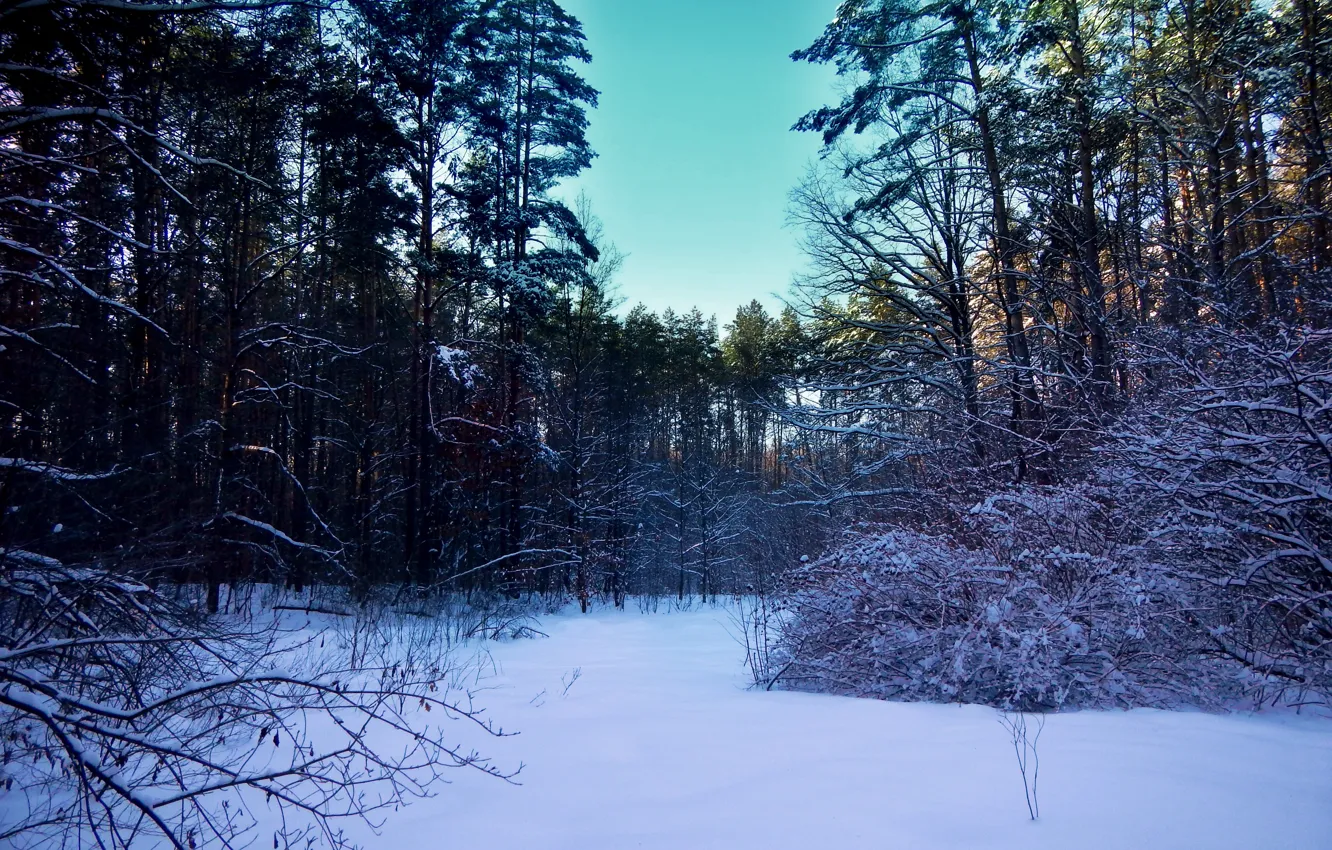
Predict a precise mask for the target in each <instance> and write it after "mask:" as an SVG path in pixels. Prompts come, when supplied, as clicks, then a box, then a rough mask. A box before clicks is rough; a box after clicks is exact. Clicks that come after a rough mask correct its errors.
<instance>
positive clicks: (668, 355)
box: [0, 0, 799, 610]
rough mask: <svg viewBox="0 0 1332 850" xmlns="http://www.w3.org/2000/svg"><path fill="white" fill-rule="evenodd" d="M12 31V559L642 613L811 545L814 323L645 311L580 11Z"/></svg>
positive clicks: (391, 12) (8, 232)
mask: <svg viewBox="0 0 1332 850" xmlns="http://www.w3.org/2000/svg"><path fill="white" fill-rule="evenodd" d="M0 52H2V53H3V65H0V79H2V80H3V82H2V83H0V89H2V90H3V92H4V99H3V103H0V138H2V139H3V142H2V143H0V183H2V184H3V189H0V195H2V196H3V197H2V198H0V210H2V212H0V335H3V339H2V340H0V344H2V345H3V348H2V349H0V463H3V468H0V551H3V552H5V553H6V558H7V560H8V561H10V562H13V563H17V561H16V560H15V559H16V558H20V557H22V558H28V559H29V560H31V559H32V558H42V557H54V558H57V559H59V560H60V561H63V562H66V563H76V564H95V565H98V566H100V567H109V568H113V569H115V570H118V571H126V572H128V573H131V574H137V575H142V576H147V577H150V578H152V579H153V580H154V581H166V582H173V583H188V584H202V585H205V586H206V587H207V588H208V591H207V607H208V608H210V609H212V610H216V609H217V608H218V606H219V605H220V604H221V602H222V600H223V599H224V594H223V593H222V588H223V587H224V586H225V585H228V584H233V583H237V582H272V583H285V584H287V585H289V586H291V587H292V588H294V589H296V590H301V589H302V588H304V587H305V586H307V585H309V584H310V583H331V584H338V585H343V586H345V587H348V588H350V589H352V590H353V591H354V592H355V593H357V594H361V595H364V594H365V593H367V592H369V590H370V589H372V588H373V587H376V586H379V585H392V586H396V587H409V586H414V587H417V588H436V587H444V588H447V589H453V590H463V591H471V590H482V591H494V592H503V593H506V594H509V595H511V596H512V595H516V594H518V593H522V592H526V591H534V592H541V593H571V594H574V595H576V596H578V597H579V598H580V599H582V600H583V601H584V602H586V601H587V600H588V599H589V598H590V596H592V595H594V594H604V595H605V596H607V597H610V598H614V599H615V600H617V601H622V600H623V596H624V594H625V593H627V592H630V591H635V592H653V593H658V592H660V593H666V592H670V593H674V594H676V595H680V596H683V595H685V594H693V593H701V594H703V595H704V596H708V595H710V594H714V593H717V592H721V591H734V590H736V589H737V588H739V587H742V586H744V585H748V584H752V583H753V581H754V578H753V576H752V575H750V572H751V571H752V570H753V569H754V567H755V561H754V559H753V558H751V557H749V555H751V554H752V553H753V552H755V551H758V550H760V549H763V548H764V547H767V548H769V549H771V547H773V546H778V545H780V544H779V539H785V537H789V536H790V535H789V534H788V535H785V537H783V536H782V535H777V536H776V537H774V536H773V535H768V534H766V530H765V529H764V528H763V525H762V523H760V522H758V521H757V520H756V519H755V505H756V504H757V503H756V501H755V499H756V498H757V497H758V496H760V495H761V494H762V493H763V492H764V490H765V489H769V488H771V487H773V486H777V485H779V484H780V482H781V479H782V476H783V472H782V461H781V459H780V457H779V456H778V455H777V454H776V453H775V452H774V451H773V450H772V446H773V441H772V437H773V435H774V434H775V433H776V429H777V428H778V427H779V426H778V425H777V423H776V420H775V419H774V417H773V415H772V414H771V413H770V412H769V411H768V409H767V408H766V407H764V406H763V405H764V404H770V403H772V402H774V401H775V400H776V397H777V395H778V392H779V390H778V386H779V383H778V376H780V375H784V374H787V373H789V372H790V371H791V366H790V358H789V355H788V354H787V353H786V352H788V351H789V350H790V346H789V345H788V343H789V341H790V339H791V338H793V335H798V334H799V330H798V328H797V327H796V323H795V321H794V319H793V318H792V317H791V316H787V317H786V318H785V319H782V320H778V319H774V318H772V317H770V316H768V315H767V314H766V313H765V312H764V311H763V309H762V308H761V307H759V306H758V305H757V304H755V305H751V306H749V307H746V308H744V309H742V310H741V311H740V312H739V313H738V314H737V316H736V318H735V321H734V326H733V327H734V329H733V331H732V332H731V333H730V334H729V336H728V338H727V341H726V342H725V343H723V342H722V341H721V340H720V339H719V333H718V329H717V327H716V326H715V323H714V322H712V321H709V320H706V319H705V318H704V317H703V316H701V315H700V314H699V313H698V312H697V311H694V312H692V313H687V314H684V315H675V314H671V313H669V312H668V313H667V314H666V315H664V316H660V317H659V316H655V315H653V314H651V313H648V312H646V311H644V310H642V309H638V310H635V311H633V312H631V313H629V314H628V315H627V316H625V317H624V318H619V317H617V314H616V312H615V307H616V304H615V303H614V300H613V298H612V296H611V295H610V294H609V292H610V279H611V276H612V275H613V273H614V270H615V268H616V267H617V265H618V262H619V259H618V255H617V254H616V252H615V251H614V249H613V247H612V246H608V245H603V244H600V243H601V241H602V240H601V236H600V228H599V225H598V224H597V223H596V222H595V219H594V218H593V217H592V216H591V213H590V211H589V210H588V209H587V207H586V204H582V205H575V206H579V207H580V208H577V209H575V208H571V207H570V206H569V205H567V204H565V203H564V202H562V201H561V200H560V199H559V198H558V197H557V196H556V195H555V194H553V190H554V189H555V187H556V186H557V185H558V184H559V182H560V181H561V180H564V179H566V178H570V177H573V176H574V175H576V174H578V173H579V172H580V171H581V170H582V169H584V168H585V167H587V165H588V164H589V163H590V162H591V160H592V157H593V155H594V154H593V152H592V150H591V149H590V148H589V146H588V144H587V140H586V137H585V129H586V126H587V110H588V109H590V108H591V107H593V106H594V105H595V104H596V99H597V93H596V92H595V91H594V90H593V89H592V88H591V87H590V86H588V85H587V83H586V82H585V81H584V80H583V79H582V77H581V76H580V75H579V67H580V65H581V64H582V63H585V62H587V61H589V59H590V55H589V53H588V50H587V47H586V46H585V43H584V37H583V33H582V30H581V28H580V25H579V23H578V22H577V21H576V20H575V19H574V18H572V17H571V16H570V15H569V14H568V13H567V12H565V11H564V10H563V9H561V8H560V6H559V5H558V4H557V3H555V2H552V0H477V1H476V2H472V0H448V1H447V2H444V1H443V0H349V2H345V3H334V4H284V3H270V2H253V3H252V2H204V3H187V4H168V5H166V6H163V5H160V4H139V3H134V2H118V0H114V1H113V0H105V2H102V0H97V1H96V2H79V3H66V2H45V0H41V1H40V2H25V3H20V4H10V5H7V6H4V7H0ZM742 550H743V552H742ZM22 553H27V554H22ZM742 554H743V555H745V557H743V558H742Z"/></svg>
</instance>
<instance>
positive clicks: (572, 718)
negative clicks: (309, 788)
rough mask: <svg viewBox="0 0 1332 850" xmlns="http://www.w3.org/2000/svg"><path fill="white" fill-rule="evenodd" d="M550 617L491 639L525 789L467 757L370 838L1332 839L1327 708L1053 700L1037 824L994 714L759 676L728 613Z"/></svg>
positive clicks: (762, 841) (830, 842) (509, 756)
mask: <svg viewBox="0 0 1332 850" xmlns="http://www.w3.org/2000/svg"><path fill="white" fill-rule="evenodd" d="M541 628H542V629H543V630H544V631H546V632H547V633H548V634H549V638H547V639H537V640H525V641H515V642H509V643H503V644H493V645H492V647H491V652H492V654H493V658H494V661H495V666H496V672H495V674H494V675H493V676H492V677H491V678H489V679H488V680H485V681H483V687H484V688H485V689H484V690H483V691H481V692H480V693H479V694H478V700H479V702H481V703H483V704H484V705H485V706H486V708H487V713H488V714H489V715H490V716H491V717H492V718H493V719H494V720H496V721H497V722H499V723H500V724H501V725H503V726H504V727H505V729H506V731H517V732H519V733H520V734H518V735H515V736H513V737H510V738H505V739H502V740H492V741H485V742H479V745H481V746H484V748H485V750H486V752H487V753H488V754H489V755H492V756H493V757H494V758H495V759H496V760H497V761H498V762H499V764H500V765H501V766H513V765H515V764H517V763H518V762H519V761H521V762H523V763H524V764H525V767H524V768H523V770H522V773H521V774H520V776H519V777H518V781H519V782H520V783H521V784H520V785H517V786H511V785H506V784H504V783H502V782H499V781H497V780H494V779H490V778H487V777H485V776H481V775H470V774H469V772H466V771H464V772H461V773H458V774H454V776H453V778H454V782H453V784H451V785H449V786H445V787H442V788H440V791H439V794H438V796H436V797H434V798H432V799H428V800H424V801H421V802H417V803H415V804H414V805H412V806H410V807H408V808H405V809H403V810H402V811H400V812H398V813H396V814H393V815H391V816H390V817H389V819H388V822H387V824H386V825H385V826H384V828H383V829H382V830H381V834H380V835H379V836H378V837H375V836H365V838H364V839H363V843H364V844H365V845H366V846H369V847H383V848H393V850H417V849H418V848H420V850H433V848H438V847H466V848H542V850H557V849H558V848H571V850H572V848H577V850H601V848H634V847H648V848H663V850H664V848H671V850H682V849H683V848H713V847H715V848H728V850H734V848H748V847H754V848H763V850H785V848H800V850H811V848H836V849H837V850H840V848H857V847H873V848H878V849H879V850H883V849H884V848H906V850H917V848H919V850H935V848H939V849H940V850H943V848H968V850H970V849H971V848H987V847H993V848H1009V847H1013V848H1016V847H1021V848H1045V847H1048V848H1072V847H1077V848H1208V850H1222V848H1232V847H1233V848H1243V849H1244V850H1257V849H1259V848H1261V850H1304V848H1307V849H1308V850H1328V848H1332V721H1329V720H1326V719H1317V718H1304V717H1292V716H1284V717H1262V716H1260V717H1252V716H1239V715H1232V716H1215V715H1207V714H1200V713H1169V712H1160V711H1131V712H1081V713H1073V714H1060V715H1055V716H1053V717H1051V718H1049V720H1048V722H1047V724H1046V727H1045V730H1044V733H1043V735H1042V736H1041V739H1040V744H1039V754H1040V785H1039V798H1040V807H1041V815H1042V817H1041V819H1040V820H1039V821H1036V822H1031V821H1030V820H1028V818H1027V810H1026V804H1025V803H1024V801H1023V790H1022V783H1021V779H1020V777H1019V774H1018V771H1017V766H1016V760H1015V757H1014V752H1013V747H1012V742H1011V740H1010V738H1009V736H1008V733H1007V732H1006V731H1005V729H1004V728H1003V727H1001V726H1000V724H999V722H998V719H997V718H998V715H997V714H996V712H994V711H993V710H991V709H987V708H981V707H977V706H953V705H923V704H902V703H886V702H878V701H873V700H856V699H847V698H841V697H832V696H820V695H813V694H800V693H763V692H755V691H751V690H746V689H745V677H744V670H743V668H742V666H741V661H742V659H743V654H744V653H743V650H742V649H741V648H740V647H739V646H738V645H737V643H736V642H735V641H734V640H733V639H732V637H731V636H730V632H733V631H734V626H733V625H732V623H731V622H730V618H729V616H728V613H727V612H726V610H725V609H720V608H717V609H712V608H708V609H703V610H698V611H690V612H684V613H680V612H675V613H669V614H649V615H642V614H636V613H623V612H615V611H605V612H600V613H595V614H592V615H588V616H583V615H578V614H572V615H565V616H556V617H547V618H545V619H544V620H543V621H542V624H541ZM574 670H578V671H580V673H579V675H578V677H577V679H576V681H574V682H573V684H572V686H570V687H569V688H568V689H567V692H566V691H565V684H564V683H567V682H569V681H570V680H571V679H572V676H573V671H574ZM464 774H467V775H464Z"/></svg>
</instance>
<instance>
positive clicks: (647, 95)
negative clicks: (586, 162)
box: [561, 0, 837, 325]
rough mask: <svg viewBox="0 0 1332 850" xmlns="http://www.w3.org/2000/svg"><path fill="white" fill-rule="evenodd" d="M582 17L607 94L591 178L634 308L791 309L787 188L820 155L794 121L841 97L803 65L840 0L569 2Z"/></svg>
mask: <svg viewBox="0 0 1332 850" xmlns="http://www.w3.org/2000/svg"><path fill="white" fill-rule="evenodd" d="M562 5H563V6H564V7H565V8H566V9H567V10H569V12H571V13H572V14H573V15H575V16H576V17H577V18H578V19H579V20H580V21H582V22H583V27H584V32H585V33H586V34H587V43H588V47H589V48H590V50H591V51H592V64H591V65H588V66H585V67H584V68H583V71H584V73H585V76H586V78H587V80H588V82H590V83H591V84H592V85H593V86H595V87H596V88H597V89H599V90H600V92H601V98H600V106H599V108H598V109H596V110H593V112H592V113H591V127H590V128H589V130H588V138H589V140H590V141H591V143H592V147H593V148H594V149H595V150H596V151H597V154H598V156H597V158H596V159H594V160H593V161H592V167H591V169H589V170H588V171H587V172H585V173H584V174H583V175H581V176H580V177H579V178H578V179H577V180H576V181H574V182H573V183H572V184H571V185H570V186H568V187H565V189H564V191H562V192H561V194H563V195H565V196H566V197H572V196H573V195H576V194H577V192H578V191H579V190H580V189H581V190H583V191H585V192H586V193H587V195H588V197H589V199H590V200H591V202H592V209H593V211H594V212H595V213H596V215H597V216H598V217H600V218H601V219H602V220H603V222H604V223H605V229H606V233H605V235H606V238H607V239H608V240H609V241H611V242H614V243H615V244H616V245H617V246H618V247H619V248H620V250H621V251H623V252H625V253H626V254H628V258H627V259H626V261H625V264H624V268H623V270H622V271H621V272H620V274H619V278H618V283H619V292H620V295H621V296H622V297H623V298H624V299H625V301H626V304H625V307H626V309H627V308H628V307H632V306H633V305H634V304H636V303H639V302H642V303H644V304H646V305H647V306H648V307H649V308H651V309H653V310H657V311H660V310H662V309H664V308H666V307H673V308H675V309H676V310H677V311H681V310H687V309H689V308H690V307H693V306H697V307H699V308H700V309H702V310H703V312H704V313H705V314H716V316H717V319H718V322H719V323H720V324H723V325H724V324H726V323H727V322H728V321H730V320H731V319H732V318H734V316H735V308H736V307H737V306H739V305H740V304H742V303H747V302H748V301H749V300H750V299H752V298H758V299H760V300H761V301H764V302H765V303H766V304H768V305H769V306H770V307H776V306H778V305H779V303H780V302H779V301H778V300H777V299H776V298H775V297H773V293H778V294H781V293H785V292H786V290H787V289H788V286H789V284H790V280H791V277H792V274H793V273H794V272H796V271H797V270H798V269H799V268H800V267H801V266H802V265H803V258H802V257H801V254H800V251H799V249H798V247H797V245H796V240H797V234H796V233H795V232H794V231H792V230H791V229H789V228H787V227H785V223H786V209H787V198H788V195H789V193H790V191H791V189H792V188H793V187H794V186H795V184H796V183H797V182H798V181H799V180H800V178H801V176H802V175H803V174H804V172H805V168H806V164H807V163H808V162H809V161H811V160H812V159H813V158H814V157H815V156H816V155H817V153H818V149H819V140H818V136H817V134H812V133H793V132H790V129H789V128H790V127H791V125H792V124H793V123H795V121H796V119H798V118H799V117H800V116H801V115H802V114H804V113H805V112H807V111H809V110H810V109H813V108H815V107H817V106H820V105H822V104H823V103H825V102H826V101H828V100H829V99H830V98H832V97H833V88H832V85H833V79H834V76H833V72H832V70H831V69H830V68H827V67H823V66H817V67H816V66H811V65H809V64H805V63H802V64H799V65H797V64H796V63H795V62H792V61H791V60H790V58H789V56H790V53H791V51H792V50H795V49H797V48H801V47H805V46H806V45H808V44H809V43H810V42H812V41H813V40H814V39H815V38H816V37H817V36H818V34H819V33H820V32H821V31H822V29H823V26H824V25H825V24H826V23H827V22H828V21H829V20H831V19H832V15H833V12H834V10H835V8H836V6H837V0H563V2H562Z"/></svg>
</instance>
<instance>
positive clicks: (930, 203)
mask: <svg viewBox="0 0 1332 850" xmlns="http://www.w3.org/2000/svg"><path fill="white" fill-rule="evenodd" d="M1323 11H1324V10H1323V9H1322V8H1321V5H1320V3H1319V0H1289V2H1286V0H1281V2H1275V3H1270V4H1252V3H1246V2H1231V1H1230V0H1097V2H1087V0H1036V2H1032V3H1029V4H1017V5H1014V4H1008V3H1002V2H988V0H966V2H947V3H932V2H917V1H916V0H847V2H844V3H842V4H841V6H840V7H839V10H838V13H837V15H836V17H835V18H834V20H833V22H832V23H831V24H829V25H828V27H827V28H826V30H825V31H824V33H823V34H822V35H821V36H820V37H819V38H818V39H817V40H815V41H814V43H813V44H812V46H810V47H809V48H807V49H805V50H801V51H798V52H797V53H796V54H795V56H794V58H795V59H797V60H807V61H811V62H827V63H835V64H836V66H837V68H838V70H839V72H840V73H841V74H842V75H843V76H844V77H845V78H846V79H847V89H846V91H847V93H846V95H845V97H844V98H843V99H842V100H841V101H840V102H838V103H835V104H833V105H830V106H827V107H824V108H821V109H818V110H815V111H813V112H811V113H809V114H808V115H806V116H805V117H804V118H803V119H801V120H800V122H799V123H798V125H797V127H798V128H799V129H804V130H812V131H818V132H821V133H822V134H823V138H824V140H825V142H826V143H827V147H826V150H825V157H824V158H823V161H822V164H821V165H820V166H819V167H818V168H816V169H814V171H813V172H812V173H811V175H810V177H809V179H808V180H807V181H806V182H805V183H804V184H803V186H802V187H801V188H800V190H799V191H798V193H797V196H796V215H797V217H798V218H799V219H800V220H801V221H802V222H803V223H804V224H805V225H806V227H807V232H808V244H809V247H810V251H811V254H812V256H813V258H814V261H815V264H816V269H815V272H814V274H813V275H812V276H811V278H810V280H809V281H808V282H807V285H806V287H805V289H804V293H805V297H804V301H805V308H804V309H805V312H806V314H807V316H808V319H809V322H808V323H807V327H808V330H809V332H810V334H811V344H812V348H811V349H810V350H811V352H812V354H811V359H810V362H809V364H808V370H809V371H808V373H807V374H808V375H809V382H808V384H807V385H806V390H807V392H806V395H805V398H804V400H803V403H797V404H796V405H795V407H794V408H793V410H792V411H791V415H792V416H793V417H795V418H796V419H798V420H799V421H800V422H801V423H802V424H803V425H804V426H806V427H808V428H810V429H812V430H813V432H814V434H815V436H812V437H811V441H812V444H813V445H814V447H815V453H814V456H813V458H812V460H811V463H810V466H811V468H813V469H816V470H819V471H820V473H821V475H822V476H823V481H822V483H823V487H822V488H821V492H822V495H821V496H820V498H821V499H822V500H823V501H826V502H828V503H830V504H831V503H836V502H839V501H842V500H845V499H846V498H847V497H850V496H855V495H862V496H863V495H868V496H872V497H873V498H872V500H871V501H870V504H869V505H868V509H867V510H866V512H865V513H866V515H867V517H868V518H869V519H873V520H879V521H884V522H888V523H889V524H890V525H889V527H887V528H883V527H879V528H877V529H875V530H872V531H864V532H853V533H852V534H850V535H849V537H848V540H847V542H846V544H845V546H844V547H843V548H841V549H838V550H837V551H836V552H834V553H833V554H832V555H830V556H829V557H828V558H827V559H826V561H824V562H823V563H821V564H819V565H817V566H816V567H812V568H810V569H807V570H803V571H801V573H800V574H799V575H798V576H797V577H796V579H795V581H796V585H797V587H798V588H799V593H800V594H801V597H800V598H802V599H803V600H804V601H805V603H807V605H808V607H807V613H808V617H807V618H806V619H805V620H804V630H803V632H802V631H801V629H796V630H794V632H793V633H792V634H793V635H794V636H793V637H792V641H793V643H792V647H793V649H792V652H794V653H795V656H796V661H797V663H796V665H795V666H794V667H791V668H789V674H790V675H792V676H794V677H795V678H796V679H802V678H804V679H805V680H806V681H821V682H824V683H825V684H826V685H827V686H829V687H836V688H844V689H847V690H851V691H860V690H863V691H865V692H870V693H877V694H884V695H893V694H896V695H905V696H908V697H915V698H949V695H952V697H953V698H960V699H962V698H964V699H968V700H979V701H990V702H995V703H1001V704H1011V705H1027V706H1038V707H1039V706H1045V707H1049V706H1056V705H1061V704H1064V703H1065V702H1066V701H1068V702H1079V703H1082V704H1088V703H1097V702H1130V703H1132V702H1143V701H1168V700H1181V699H1182V700H1185V701H1191V702H1199V701H1209V700H1221V699H1222V694H1232V695H1233V694H1234V693H1235V692H1236V691H1235V690H1234V689H1233V688H1241V689H1245V690H1247V692H1248V693H1250V694H1253V693H1261V692H1264V691H1263V688H1267V689H1268V690H1267V691H1266V693H1268V694H1269V695H1271V694H1273V693H1277V694H1280V693H1294V692H1301V693H1302V692H1304V691H1305V690H1307V689H1312V690H1314V691H1320V690H1321V691H1322V692H1323V693H1324V694H1326V693H1327V692H1328V690H1329V686H1330V685H1332V619H1329V613H1328V612H1329V606H1328V600H1329V599H1332V568H1330V564H1332V561H1330V560H1329V556H1330V554H1332V538H1329V536H1328V535H1329V530H1330V529H1332V499H1329V496H1330V495H1332V494H1330V493H1329V491H1328V489H1327V487H1326V481H1327V476H1328V475H1329V474H1332V454H1329V451H1328V449H1329V446H1332V418H1330V417H1329V413H1332V383H1330V381H1332V377H1330V376H1332V348H1329V341H1332V340H1330V339H1329V318H1332V312H1330V308H1332V302H1330V301H1329V298H1328V296H1329V284H1332V277H1330V276H1329V260H1332V254H1330V253H1329V252H1330V251H1332V244H1330V243H1329V221H1330V219H1329V216H1330V214H1332V210H1330V209H1329V206H1328V191H1329V186H1328V181H1329V170H1328V160H1327V143H1328V133H1329V130H1332V125H1329V123H1328V121H1329V119H1328V115H1329V109H1332V94H1330V93H1329V87H1328V82H1329V71H1330V70H1332V49H1330V47H1329V45H1332V40H1330V39H1329V35H1332V28H1330V27H1329V23H1328V18H1327V16H1326V15H1325V14H1324V13H1323ZM902 529H908V530H910V531H911V532H912V533H913V534H916V535H921V536H917V537H913V536H911V535H907V536H902V534H901V530H902ZM866 535H871V536H872V537H873V539H872V540H871V539H869V538H867V537H866ZM939 552H949V553H951V554H950V555H949V556H948V557H946V558H941V557H939V555H938V553H939ZM950 563H951V564H953V565H954V566H953V567H951V568H948V566H947V565H948V564H950ZM870 645H873V646H875V647H878V650H877V654H876V652H870V651H869V650H866V649H865V647H867V646H870ZM794 647H798V648H799V649H798V650H797V649H795V648H794ZM909 658H917V661H916V662H912V661H908V660H907V659H909ZM963 659H966V660H963ZM1213 662H1224V663H1225V664H1233V665H1236V666H1237V667H1238V668H1240V669H1241V671H1247V672H1240V673H1236V672H1235V671H1234V670H1233V669H1231V668H1229V667H1226V668H1225V670H1227V671H1228V672H1225V673H1217V672H1216V671H1217V669H1218V668H1213V667H1209V666H1207V665H1208V664H1211V663H1213ZM949 665H952V666H951V667H950V666H949ZM1223 666H1224V665H1223ZM1214 674H1215V676H1220V679H1218V678H1215V676H1214ZM1246 675H1249V676H1252V678H1248V679H1246V678H1245V676H1246Z"/></svg>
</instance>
